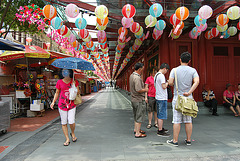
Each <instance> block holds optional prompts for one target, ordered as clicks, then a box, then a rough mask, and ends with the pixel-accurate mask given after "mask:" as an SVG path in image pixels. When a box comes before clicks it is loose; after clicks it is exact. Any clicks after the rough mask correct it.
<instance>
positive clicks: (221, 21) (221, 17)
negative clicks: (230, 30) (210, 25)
mask: <svg viewBox="0 0 240 161" xmlns="http://www.w3.org/2000/svg"><path fill="white" fill-rule="evenodd" d="M228 21H229V18H228V17H227V15H226V14H220V15H219V16H218V17H217V19H216V22H217V24H218V25H219V26H225V25H226V24H227V23H228Z"/></svg>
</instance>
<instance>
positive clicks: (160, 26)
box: [155, 20, 166, 30]
mask: <svg viewBox="0 0 240 161" xmlns="http://www.w3.org/2000/svg"><path fill="white" fill-rule="evenodd" d="M165 27H166V23H165V21H164V20H158V21H157V23H156V25H155V28H156V29H157V30H164V29H165Z"/></svg>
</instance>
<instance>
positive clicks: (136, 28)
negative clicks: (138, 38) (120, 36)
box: [130, 22, 140, 33]
mask: <svg viewBox="0 0 240 161" xmlns="http://www.w3.org/2000/svg"><path fill="white" fill-rule="evenodd" d="M139 30H140V25H139V23H137V22H134V23H133V24H132V26H131V27H130V31H131V32H133V33H137V32H138V31H139Z"/></svg>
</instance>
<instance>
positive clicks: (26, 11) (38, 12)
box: [15, 4, 47, 30]
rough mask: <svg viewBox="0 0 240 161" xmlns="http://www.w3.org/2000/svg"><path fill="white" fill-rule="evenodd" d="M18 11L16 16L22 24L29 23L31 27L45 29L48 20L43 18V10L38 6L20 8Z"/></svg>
mask: <svg viewBox="0 0 240 161" xmlns="http://www.w3.org/2000/svg"><path fill="white" fill-rule="evenodd" d="M17 11H18V12H17V13H16V14H15V16H16V18H17V20H18V21H20V22H21V23H23V24H24V22H28V24H29V25H31V24H34V25H38V29H39V30H43V29H44V28H45V26H46V24H45V22H46V21H47V19H44V18H43V9H42V8H40V7H39V6H38V5H35V4H32V5H28V6H20V7H19V9H18V10H17Z"/></svg>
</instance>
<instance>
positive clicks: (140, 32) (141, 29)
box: [135, 26, 143, 36]
mask: <svg viewBox="0 0 240 161" xmlns="http://www.w3.org/2000/svg"><path fill="white" fill-rule="evenodd" d="M142 34H143V28H142V26H140V30H139V31H138V32H137V33H135V35H139V36H140V35H142Z"/></svg>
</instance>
